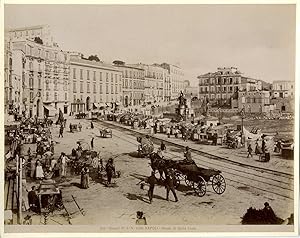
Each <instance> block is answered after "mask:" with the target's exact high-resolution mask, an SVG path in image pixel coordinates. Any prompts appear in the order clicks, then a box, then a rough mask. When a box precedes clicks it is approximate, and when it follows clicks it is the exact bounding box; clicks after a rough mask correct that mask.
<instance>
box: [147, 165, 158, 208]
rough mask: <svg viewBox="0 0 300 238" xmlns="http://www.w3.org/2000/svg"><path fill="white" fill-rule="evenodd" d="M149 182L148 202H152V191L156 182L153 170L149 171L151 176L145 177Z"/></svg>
mask: <svg viewBox="0 0 300 238" xmlns="http://www.w3.org/2000/svg"><path fill="white" fill-rule="evenodd" d="M147 181H148V183H149V190H148V197H149V203H150V204H151V203H152V199H153V193H154V186H155V184H156V183H157V178H156V177H155V173H154V171H152V172H151V176H150V177H148V179H147Z"/></svg>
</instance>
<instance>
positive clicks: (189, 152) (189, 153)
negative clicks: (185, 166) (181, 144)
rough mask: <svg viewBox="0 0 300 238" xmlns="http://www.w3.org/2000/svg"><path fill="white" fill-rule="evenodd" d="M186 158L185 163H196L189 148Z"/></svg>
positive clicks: (185, 153)
mask: <svg viewBox="0 0 300 238" xmlns="http://www.w3.org/2000/svg"><path fill="white" fill-rule="evenodd" d="M184 157H185V161H187V162H189V163H195V162H194V160H192V153H191V149H190V148H189V147H188V146H187V147H185V152H184Z"/></svg>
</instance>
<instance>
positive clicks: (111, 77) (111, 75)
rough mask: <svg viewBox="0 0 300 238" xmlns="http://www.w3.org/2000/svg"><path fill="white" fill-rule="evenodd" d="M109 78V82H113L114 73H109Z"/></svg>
mask: <svg viewBox="0 0 300 238" xmlns="http://www.w3.org/2000/svg"><path fill="white" fill-rule="evenodd" d="M110 79H111V82H112V83H113V82H114V75H113V73H111V74H110Z"/></svg>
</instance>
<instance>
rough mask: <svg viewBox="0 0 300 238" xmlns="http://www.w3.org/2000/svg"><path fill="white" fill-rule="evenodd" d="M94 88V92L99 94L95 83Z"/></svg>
mask: <svg viewBox="0 0 300 238" xmlns="http://www.w3.org/2000/svg"><path fill="white" fill-rule="evenodd" d="M93 88H94V89H93V92H94V93H96V92H97V90H96V83H94V87H93Z"/></svg>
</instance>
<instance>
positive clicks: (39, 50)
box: [38, 49, 41, 57]
mask: <svg viewBox="0 0 300 238" xmlns="http://www.w3.org/2000/svg"><path fill="white" fill-rule="evenodd" d="M38 52H39V57H41V49H38Z"/></svg>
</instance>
